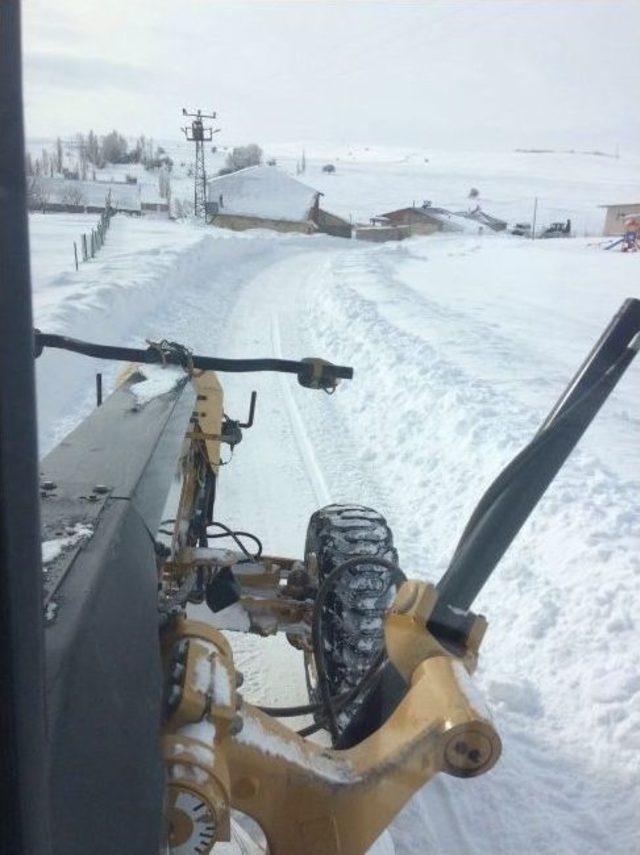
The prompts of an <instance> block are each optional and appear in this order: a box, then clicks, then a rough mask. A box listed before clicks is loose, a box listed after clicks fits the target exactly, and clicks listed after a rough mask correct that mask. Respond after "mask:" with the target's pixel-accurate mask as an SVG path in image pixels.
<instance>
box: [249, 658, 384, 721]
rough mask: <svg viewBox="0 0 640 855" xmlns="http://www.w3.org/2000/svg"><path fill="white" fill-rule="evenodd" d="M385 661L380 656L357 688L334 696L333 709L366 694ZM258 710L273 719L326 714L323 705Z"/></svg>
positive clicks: (332, 699) (339, 707)
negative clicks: (363, 693)
mask: <svg viewBox="0 0 640 855" xmlns="http://www.w3.org/2000/svg"><path fill="white" fill-rule="evenodd" d="M384 661H385V657H384V654H382V653H381V654H379V655H378V656H377V657H376V659H375V660H374V661H373V663H372V664H371V665H370V666H369V668H367V670H366V671H365V673H364V675H363V676H362V679H360V680H359V681H358V683H357V684H356V685H355V686H352V687H351V688H350V689H347V690H346V691H344V692H341V693H340V694H339V695H334V696H333V697H332V698H331V706H332V708H333V709H334V710H338V711H340V710H341V709H342V708H343V707H346V706H347V704H349V703H350V702H351V701H352V700H353V699H354V698H356V697H357V696H358V695H359V694H361V693H362V692H365V691H366V690H367V688H368V687H369V686H370V685H371V683H372V681H373V678H374V677H375V676H376V675H377V673H378V671H379V670H380V669H381V668H382V665H383V664H384ZM258 709H259V710H260V711H261V712H263V713H266V714H267V715H270V716H272V717H273V718H295V717H296V716H300V715H309V714H311V713H317V712H324V711H325V705H324V704H323V703H317V704H300V705H299V706H292V707H258Z"/></svg>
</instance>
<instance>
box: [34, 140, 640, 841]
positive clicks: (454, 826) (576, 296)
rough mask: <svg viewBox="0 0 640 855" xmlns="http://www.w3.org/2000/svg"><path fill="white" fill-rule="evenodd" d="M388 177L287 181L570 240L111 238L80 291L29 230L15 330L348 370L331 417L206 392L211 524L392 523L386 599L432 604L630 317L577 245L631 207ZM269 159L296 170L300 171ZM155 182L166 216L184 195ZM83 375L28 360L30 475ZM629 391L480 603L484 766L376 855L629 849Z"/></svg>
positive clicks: (272, 541) (635, 571) (282, 394)
mask: <svg viewBox="0 0 640 855" xmlns="http://www.w3.org/2000/svg"><path fill="white" fill-rule="evenodd" d="M332 151H333V154H334V155H335V154H336V152H337V153H338V154H339V152H338V150H337V149H333V150H332ZM385 152H386V153H385V157H383V156H382V154H381V153H380V156H377V155H376V153H375V152H371V151H370V150H369V151H365V150H364V149H363V150H362V151H360V150H358V153H357V157H356V156H355V155H353V156H352V159H351V160H348V159H343V158H347V157H348V155H347V154H345V153H344V152H343V153H342V157H341V159H340V160H338V159H337V157H333V158H332V162H335V164H336V167H337V172H336V174H335V175H324V174H323V173H322V172H321V166H322V164H323V163H325V162H327V161H328V160H329V159H330V158H329V156H330V155H331V151H319V152H317V153H314V152H313V151H311V150H309V149H308V150H307V152H306V157H307V163H308V168H307V172H306V174H305V175H304V176H302V178H303V180H304V181H305V182H307V183H309V184H311V185H312V186H314V187H317V188H318V189H320V190H322V191H323V192H325V194H326V198H325V200H323V207H326V208H327V209H328V210H330V211H335V212H336V213H338V214H343V215H347V216H348V215H349V213H351V214H352V215H353V217H354V219H368V217H369V216H371V215H372V214H375V213H379V212H380V211H381V210H385V209H389V208H391V207H393V206H397V207H400V206H401V205H405V204H410V203H411V202H412V201H413V200H414V199H415V200H416V201H417V202H421V201H422V200H423V199H424V198H430V199H432V200H433V202H434V204H443V205H446V204H453V203H458V202H460V203H462V202H464V201H465V199H466V195H467V194H468V191H469V188H470V187H471V186H475V187H478V188H479V190H480V201H481V202H482V203H483V204H484V205H485V207H486V209H487V211H489V212H490V213H494V214H496V215H498V216H506V217H509V218H510V219H523V218H529V215H530V211H531V202H532V200H533V197H534V196H536V195H538V196H539V197H540V199H541V204H540V208H539V212H540V213H541V215H542V217H543V220H544V221H549V220H551V219H554V220H555V219H562V218H565V217H566V216H571V217H572V219H573V220H574V222H575V224H576V226H577V228H578V235H580V236H579V237H577V238H575V239H573V240H566V241H562V240H558V241H552V242H544V241H537V242H531V241H528V240H522V239H518V238H515V237H512V236H510V235H488V234H485V235H483V236H481V237H473V236H466V235H462V236H458V235H433V236H430V237H424V238H411V239H409V240H407V241H405V242H403V243H401V244H381V245H369V244H364V243H360V242H356V241H346V240H340V239H337V238H329V237H327V236H324V235H319V236H314V237H313V238H309V237H305V236H300V235H277V234H274V233H268V232H262V231H253V232H245V233H241V234H239V233H233V232H226V231H222V230H217V229H213V228H207V227H204V226H202V225H200V224H176V223H171V222H169V221H160V220H154V219H145V218H142V219H140V220H134V219H129V218H126V217H124V216H120V215H119V216H117V217H115V219H114V220H113V222H112V226H111V229H110V231H109V233H108V237H107V242H106V244H105V247H104V248H103V249H102V250H101V252H100V254H99V255H98V256H97V257H96V259H95V260H93V261H91V262H89V263H87V264H85V265H82V266H81V268H80V271H79V272H77V273H76V272H75V271H74V270H73V269H72V259H73V256H72V252H70V254H69V255H68V266H67V267H63V264H64V261H63V260H62V258H63V257H62V254H58V253H57V250H56V251H55V252H54V251H53V250H47V248H46V246H45V242H46V233H47V225H46V223H44V227H43V222H42V220H40V219H35V218H33V217H32V218H31V229H32V232H31V236H32V251H33V253H34V273H35V286H36V293H35V321H36V324H37V325H38V326H39V327H40V328H41V329H43V330H46V331H52V332H54V331H55V332H66V333H69V334H71V335H76V336H78V337H85V338H92V339H94V340H98V341H104V342H112V343H121V344H138V345H139V344H142V343H143V342H144V340H145V339H146V338H151V339H153V338H164V337H166V338H170V339H173V340H177V341H180V342H183V343H184V344H186V345H188V346H189V347H191V348H193V349H194V350H197V351H199V352H203V353H209V354H215V355H225V356H271V355H276V356H280V355H283V356H285V357H291V358H299V357H304V356H310V355H321V356H323V357H325V358H327V359H330V360H333V361H339V362H343V363H346V364H351V365H353V366H354V368H355V377H354V380H353V381H352V382H350V383H348V384H343V385H342V386H341V387H340V389H339V390H338V392H337V394H336V395H335V396H331V397H329V396H327V395H323V394H320V393H315V392H311V391H309V390H304V389H302V388H300V387H298V386H296V385H295V382H294V381H293V380H291V379H288V378H283V377H280V376H270V375H257V376H241V375H236V376H230V377H223V381H224V385H225V392H226V395H227V404H226V406H225V409H226V411H227V412H228V413H230V414H231V415H232V416H233V417H240V416H244V415H245V414H246V410H247V404H248V400H249V394H250V391H251V390H252V389H256V390H257V391H258V407H257V414H256V424H255V426H254V428H253V429H252V430H251V431H248V432H247V434H246V437H245V439H244V441H243V442H242V445H241V446H239V447H238V449H237V451H236V454H235V456H234V459H233V462H232V464H231V465H230V466H228V467H226V468H225V469H224V470H223V473H222V477H221V486H220V492H219V497H218V500H217V501H218V505H217V510H218V516H219V519H221V520H222V521H223V522H225V523H227V524H229V525H231V526H237V527H242V528H243V529H245V530H249V531H255V532H256V533H257V534H258V535H259V536H260V537H261V538H262V539H263V540H264V542H265V550H266V551H268V552H271V553H276V554H278V553H283V554H291V555H299V554H300V553H301V550H302V548H303V544H304V536H305V528H306V523H307V519H308V517H309V516H310V514H311V513H312V512H313V510H315V509H316V508H317V507H318V506H320V505H323V504H326V503H328V502H329V501H352V500H355V501H358V502H363V503H368V504H370V505H372V506H375V507H377V508H378V509H379V510H380V511H381V512H382V513H383V514H385V515H386V516H387V518H388V520H389V522H390V524H391V526H392V528H393V530H394V532H395V537H396V544H397V547H398V551H399V555H400V561H401V565H402V567H403V569H404V571H405V572H406V573H407V575H409V576H417V577H419V578H424V579H430V580H435V579H437V578H438V577H439V575H440V574H441V573H442V571H443V570H444V568H445V566H446V564H447V561H448V559H449V558H450V556H451V554H452V552H453V549H454V547H455V544H456V541H457V538H458V536H459V534H460V532H461V530H462V528H463V526H464V523H465V522H466V519H467V517H468V515H469V514H470V512H471V510H472V509H473V507H474V504H475V502H476V501H477V500H478V498H479V497H480V495H481V493H482V491H483V489H484V488H485V487H486V486H487V485H488V483H489V482H490V481H491V480H492V479H493V477H494V476H495V475H496V474H497V473H498V472H499V470H500V469H501V468H502V466H504V464H505V463H506V462H507V461H508V460H509V459H510V458H511V457H512V456H513V455H514V454H515V453H516V452H517V451H518V450H519V449H520V448H521V447H522V446H523V445H524V444H525V443H526V442H527V441H528V440H529V439H530V437H531V436H532V434H533V433H534V432H535V430H536V429H537V427H538V425H539V424H540V422H541V421H542V420H543V418H544V416H545V415H546V413H547V411H548V410H549V409H550V408H551V405H552V404H553V403H554V401H555V399H556V398H557V397H558V395H559V394H560V392H561V391H562V389H563V387H564V385H565V384H566V383H567V381H568V380H569V379H570V377H571V375H572V374H573V372H574V370H575V369H576V368H577V366H578V364H579V363H580V362H581V360H582V359H583V358H584V356H585V355H586V354H587V352H588V351H589V349H590V347H591V346H592V344H593V343H594V341H595V340H596V338H597V337H598V335H599V334H600V332H601V330H602V329H603V327H604V326H605V325H606V323H607V322H608V321H609V319H610V318H611V316H612V314H613V313H614V312H615V311H616V309H617V308H618V306H619V304H620V303H621V302H622V300H623V299H624V298H625V297H628V296H640V285H639V284H638V283H639V281H640V277H639V275H638V274H639V273H640V267H639V265H640V254H637V255H635V256H632V255H626V256H625V255H623V254H621V253H617V252H615V251H612V252H604V251H603V250H602V248H601V246H600V245H599V240H598V239H593V238H585V237H584V236H582V232H583V231H584V230H587V231H588V232H589V233H590V234H598V233H599V230H600V228H601V223H602V219H603V216H602V212H601V211H599V210H598V208H597V205H599V204H604V203H606V202H616V201H627V200H628V197H630V196H633V195H635V194H634V187H635V188H637V186H638V178H639V177H640V167H639V164H638V163H630V162H629V161H624V160H623V159H622V158H621V159H620V160H619V161H618V160H614V159H608V158H597V157H588V156H578V155H525V154H516V153H507V154H505V155H500V156H498V155H485V156H482V157H481V156H477V157H476V158H474V159H470V158H468V157H467V158H465V156H463V155H453V154H450V155H444V154H443V155H438V154H437V153H431V154H430V153H425V154H422V153H419V155H416V156H415V157H411V158H409V159H407V160H405V161H402V159H401V157H399V159H397V160H394V159H393V157H392V155H393V154H394V153H393V152H390V151H389V150H385ZM269 153H271V152H269ZM273 154H274V155H275V156H276V157H277V159H278V165H279V166H284V167H285V168H287V169H289V171H295V158H296V157H297V151H294V150H293V149H291V150H288V149H287V150H285V149H281V150H274V152H273ZM394 156H395V155H394ZM424 157H428V158H429V162H428V163H425V161H424ZM178 180H183V181H184V182H185V184H184V186H185V192H187V190H188V181H189V179H187V178H186V177H183V178H178ZM545 206H546V207H545ZM55 216H56V215H49V216H48V220H47V222H48V223H50V224H51V225H50V226H48V228H50V229H54V228H56V226H55V223H56V222H57V223H58V224H59V227H60V229H61V235H60V240H61V241H63V240H67V239H68V238H67V236H64V235H62V230H63V229H62V224H63V221H62V220H56V219H55ZM45 219H46V218H45ZM58 270H59V273H58V274H57V275H53V273H52V271H55V272H57V271H58ZM97 370H104V371H105V378H106V381H107V385H112V384H113V380H114V377H115V374H116V373H117V371H118V370H119V368H117V367H114V366H108V365H103V364H101V363H100V362H96V361H92V360H86V359H83V358H81V357H78V356H74V355H71V354H64V353H45V355H44V356H43V357H42V358H41V359H39V360H38V365H37V372H38V395H39V417H40V442H41V452H46V451H48V450H49V449H50V448H51V447H52V445H53V444H55V442H57V441H59V439H60V438H61V437H62V436H63V435H64V433H65V432H66V431H68V430H69V428H70V427H72V426H73V424H74V423H76V422H77V421H78V420H79V419H80V418H82V416H83V415H84V414H85V413H86V412H88V411H89V410H90V409H91V407H92V406H93V395H94V391H93V376H94V373H95V371H97ZM639 378H640V361H636V363H635V364H634V365H632V367H631V368H630V370H629V372H628V374H627V376H626V377H625V378H624V379H623V381H622V382H621V383H620V385H619V387H618V388H617V390H616V391H615V393H614V394H613V395H612V397H611V399H610V401H609V402H608V403H607V405H606V406H605V408H604V409H603V411H602V413H601V414H600V415H599V416H598V421H597V423H595V424H594V425H593V426H592V427H591V428H590V430H589V432H588V433H587V435H586V436H585V438H584V440H583V441H582V442H581V444H580V446H579V448H578V450H577V451H576V453H575V454H574V455H573V456H572V457H571V458H570V461H569V462H568V464H567V465H566V467H565V468H564V470H563V472H562V473H561V475H560V477H559V478H558V479H557V481H556V482H555V484H554V485H553V486H552V488H551V489H550V490H549V492H548V494H547V496H546V497H545V498H544V500H543V501H542V503H541V504H540V506H539V508H538V509H537V511H536V512H535V515H534V517H533V518H532V519H531V520H530V521H529V522H528V524H527V525H526V526H525V528H524V529H523V531H522V532H521V534H520V536H519V537H518V539H517V541H516V543H515V544H514V546H513V548H512V549H511V550H510V551H509V552H508V553H507V556H506V557H505V559H504V561H503V562H502V564H501V565H500V567H499V569H498V571H497V572H496V574H495V576H494V577H493V578H492V580H491V582H490V584H489V585H488V586H487V588H486V589H485V591H484V592H483V594H482V596H481V597H480V599H479V601H478V602H477V603H476V606H477V607H478V609H479V610H480V611H482V612H483V613H484V614H486V615H487V617H488V620H489V630H488V633H487V637H486V639H485V643H484V647H483V650H482V657H481V666H480V668H479V672H478V675H477V679H478V683H479V685H480V687H481V689H482V690H483V692H484V693H485V695H486V697H487V700H488V702H489V704H490V706H491V708H492V710H493V713H494V716H495V720H496V724H497V727H498V729H499V731H500V733H501V735H502V738H503V742H504V753H503V757H502V759H501V761H500V762H499V764H498V765H497V766H496V768H495V769H494V770H492V771H491V772H490V773H489V774H487V775H486V776H483V777H481V778H478V779H475V780H470V781H461V780H456V779H453V778H446V777H445V776H441V777H439V778H438V779H437V780H435V781H434V782H432V783H431V784H429V785H428V786H427V787H426V788H425V789H424V791H423V792H421V793H419V794H418V795H417V796H416V797H415V798H414V799H413V800H412V802H411V803H410V804H409V805H408V806H407V807H406V809H405V810H404V811H403V813H402V814H401V815H400V816H399V817H398V819H397V820H396V822H395V823H394V824H393V826H392V829H391V835H392V837H393V839H394V842H395V846H396V852H397V853H399V855H409V853H421V855H423V853H430V855H513V853H516V852H520V853H531V855H534V853H535V855H540V853H543V854H544V855H565V853H566V855H573V853H578V852H580V853H585V855H600V853H602V852H604V851H607V852H610V853H614V855H629V853H632V852H635V851H638V850H639V849H640V832H639V829H638V824H637V816H638V814H639V812H640V771H639V770H640V677H639V676H638V666H637V655H636V651H637V646H638V629H637V627H638V620H637V617H636V615H637V614H638V612H639V610H640V561H639V559H638V554H639V547H640V534H639V531H638V517H637V505H638V490H639V488H640V451H639V450H638V439H637V438H638V428H639V426H640V409H639V407H638V395H637V389H638V383H639ZM258 646H259V648H260V650H261V652H262V654H263V656H264V658H263V659H262V660H261V661H260V662H258V661H257V659H256V655H255V650H256V648H257V647H258ZM236 647H237V657H238V659H239V667H240V668H241V670H243V671H244V672H245V675H246V678H247V684H246V696H247V698H248V699H250V700H252V701H262V702H275V701H276V700H277V701H278V702H280V703H288V702H301V701H304V699H305V689H304V678H303V673H302V666H301V663H300V661H299V657H298V654H297V653H296V651H294V650H293V648H291V647H290V646H289V645H288V644H287V643H286V641H284V640H282V639H271V640H269V641H268V642H266V643H263V642H260V643H259V645H258V643H257V642H255V643H254V642H252V641H250V640H246V639H241V640H240V641H238V642H236ZM265 651H266V654H265ZM243 691H245V690H243Z"/></svg>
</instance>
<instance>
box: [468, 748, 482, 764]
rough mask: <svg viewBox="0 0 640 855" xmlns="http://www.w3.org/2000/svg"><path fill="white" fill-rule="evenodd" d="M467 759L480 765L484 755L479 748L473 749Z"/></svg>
mask: <svg viewBox="0 0 640 855" xmlns="http://www.w3.org/2000/svg"><path fill="white" fill-rule="evenodd" d="M467 757H468V758H469V760H471V762H472V763H479V762H480V761H481V760H482V754H481V753H480V752H479V751H478V749H477V748H473V749H472V750H471V751H470V752H469V753H468V754H467Z"/></svg>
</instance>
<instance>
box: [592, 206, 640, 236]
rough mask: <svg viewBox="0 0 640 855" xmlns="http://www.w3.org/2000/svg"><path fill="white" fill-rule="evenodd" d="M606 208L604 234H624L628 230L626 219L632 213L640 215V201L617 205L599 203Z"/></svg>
mask: <svg viewBox="0 0 640 855" xmlns="http://www.w3.org/2000/svg"><path fill="white" fill-rule="evenodd" d="M598 207H599V208H604V209H605V210H606V212H607V213H606V215H605V219H604V229H603V232H602V233H603V234H604V235H623V234H624V233H625V232H626V230H627V229H626V224H625V220H626V218H627V217H630V216H631V215H634V214H635V215H637V216H640V202H629V203H627V204H617V205H599V206H598Z"/></svg>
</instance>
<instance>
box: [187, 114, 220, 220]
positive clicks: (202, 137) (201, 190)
mask: <svg viewBox="0 0 640 855" xmlns="http://www.w3.org/2000/svg"><path fill="white" fill-rule="evenodd" d="M182 115H183V116H188V117H189V118H191V119H192V122H191V127H186V128H182V131H183V133H184V135H185V137H186V138H187V139H188V140H189V142H194V143H195V144H196V167H195V174H194V180H195V186H194V191H193V212H194V214H195V216H196V217H204V215H205V203H206V200H207V173H206V171H205V166H204V144H205V143H206V142H210V141H211V138H212V136H213V134H217V133H218V132H219V130H220V128H216V129H215V130H214V129H213V128H212V127H206V128H205V126H204V123H203V119H215V118H216V114H215V113H203V112H202V110H197V111H196V112H195V113H189V112H187V110H186V109H185V108H184V107H183V108H182Z"/></svg>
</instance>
